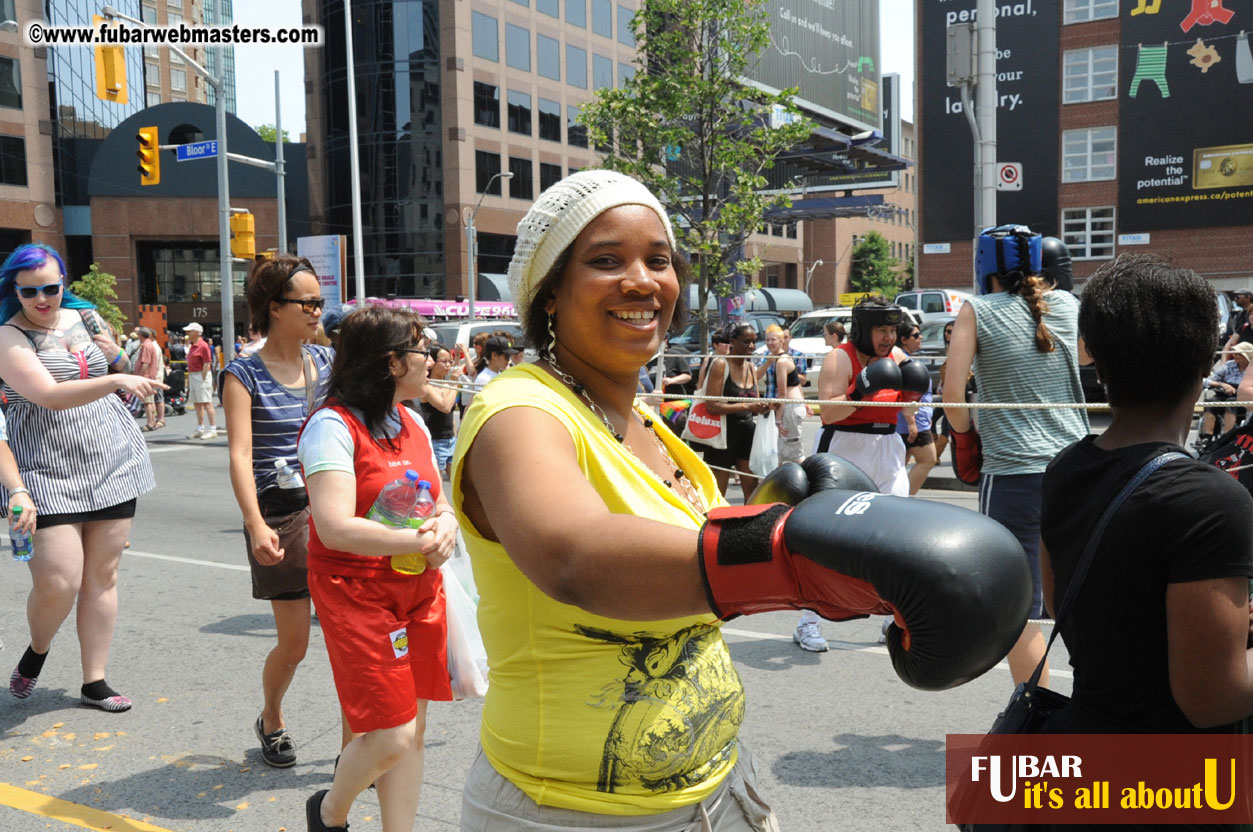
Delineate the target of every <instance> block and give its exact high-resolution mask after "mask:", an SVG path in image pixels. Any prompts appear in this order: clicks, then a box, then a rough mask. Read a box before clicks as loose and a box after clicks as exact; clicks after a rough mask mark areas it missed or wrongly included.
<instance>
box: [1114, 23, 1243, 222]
mask: <svg viewBox="0 0 1253 832" xmlns="http://www.w3.org/2000/svg"><path fill="white" fill-rule="evenodd" d="M1198 9H1199V10H1200V11H1199V12H1198ZM1121 12H1122V48H1121V50H1120V51H1121V55H1120V56H1119V75H1118V86H1119V89H1118V107H1119V113H1120V119H1119V120H1120V122H1121V124H1123V125H1124V128H1123V129H1121V130H1119V131H1118V216H1117V221H1118V228H1119V230H1121V231H1129V232H1136V231H1149V230H1152V229H1158V228H1205V227H1216V226H1227V225H1245V224H1247V223H1248V218H1249V217H1250V216H1251V215H1253V51H1250V45H1249V32H1248V30H1249V29H1250V28H1253V27H1251V26H1250V24H1251V23H1253V18H1250V17H1249V16H1248V14H1247V13H1246V14H1245V15H1244V16H1243V19H1241V16H1240V15H1237V14H1235V13H1234V12H1233V11H1231V10H1228V9H1227V8H1225V7H1224V6H1223V4H1222V3H1221V2H1217V3H1215V2H1208V0H1207V2H1205V3H1203V4H1199V5H1198V3H1195V2H1194V3H1192V4H1191V10H1189V5H1188V4H1186V3H1185V4H1170V5H1167V4H1164V3H1160V2H1158V3H1153V2H1149V3H1147V4H1146V3H1145V2H1142V0H1122V2H1121Z"/></svg>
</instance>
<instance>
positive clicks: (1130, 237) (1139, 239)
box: [1118, 231, 1150, 246]
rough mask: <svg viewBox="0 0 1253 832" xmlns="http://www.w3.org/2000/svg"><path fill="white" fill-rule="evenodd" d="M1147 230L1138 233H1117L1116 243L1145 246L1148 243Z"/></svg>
mask: <svg viewBox="0 0 1253 832" xmlns="http://www.w3.org/2000/svg"><path fill="white" fill-rule="evenodd" d="M1149 240H1150V237H1149V232H1147V231H1145V232H1143V233H1140V234H1119V235H1118V245H1120V246H1147V245H1148V244H1149Z"/></svg>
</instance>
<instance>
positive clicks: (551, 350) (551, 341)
mask: <svg viewBox="0 0 1253 832" xmlns="http://www.w3.org/2000/svg"><path fill="white" fill-rule="evenodd" d="M556 320H557V316H556V315H554V314H552V313H549V315H548V344H547V346H545V347H544V352H545V353H547V354H548V355H551V356H555V355H556V354H557V333H556V331H555V330H554V329H553V323H554V321H556Z"/></svg>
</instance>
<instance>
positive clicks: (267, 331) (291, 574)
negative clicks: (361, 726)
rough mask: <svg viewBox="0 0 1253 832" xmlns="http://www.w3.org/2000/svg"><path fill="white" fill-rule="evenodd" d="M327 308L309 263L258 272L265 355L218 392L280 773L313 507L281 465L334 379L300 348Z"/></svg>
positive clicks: (234, 371)
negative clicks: (274, 634)
mask: <svg viewBox="0 0 1253 832" xmlns="http://www.w3.org/2000/svg"><path fill="white" fill-rule="evenodd" d="M323 303H324V302H323V300H322V295H321V286H320V284H319V282H318V276H317V274H316V273H314V271H313V266H311V265H310V264H309V261H308V260H306V259H304V258H303V257H300V258H297V257H290V256H283V257H278V258H275V259H273V260H265V261H262V262H260V263H258V264H257V266H256V267H255V268H254V269H253V270H252V274H251V275H249V276H248V314H249V318H250V322H251V325H252V328H253V329H255V330H256V331H257V332H260V333H261V334H262V335H264V336H265V337H266V341H265V346H263V347H261V349H259V350H257V351H256V352H255V353H253V354H251V355H248V356H246V357H244V358H238V359H236V360H235V361H232V362H231V363H230V365H229V366H228V367H227V368H226V373H225V378H224V382H223V385H222V405H223V408H224V410H225V412H226V421H227V427H228V432H227V438H228V440H229V444H230V472H231V487H232V488H233V489H234V491H235V499H236V500H237V501H238V502H239V508H240V510H241V511H243V513H244V538H245V541H246V544H247V548H248V563H249V565H250V566H251V568H252V596H253V597H254V598H257V599H261V600H267V601H269V602H270V606H271V607H272V608H273V610H274V623H275V626H276V628H277V630H278V644H277V645H276V646H275V647H274V649H273V650H271V651H270V654H269V656H268V657H267V658H266V660H265V667H264V669H263V670H262V673H261V689H262V692H263V694H264V696H265V704H264V707H263V709H262V711H261V715H260V716H258V717H257V722H256V725H255V731H256V734H257V739H258V740H259V741H260V742H261V755H262V757H263V758H264V759H265V762H266V763H268V764H269V765H271V766H275V767H277V768H286V767H288V766H292V765H295V763H296V745H295V743H294V742H293V741H292V739H291V737H290V736H289V735H288V733H287V724H286V722H285V721H284V719H283V694H284V693H286V692H287V687H288V685H290V684H291V681H292V677H293V676H295V674H296V667H297V666H298V665H299V664H300V662H301V660H302V659H304V656H305V650H306V649H307V648H308V646H309V620H310V602H309V585H308V582H307V581H306V577H305V554H306V546H307V544H308V540H309V500H308V496H307V495H306V494H305V489H304V483H303V482H302V481H301V480H300V479H299V477H298V475H297V476H296V477H295V479H294V480H293V478H292V477H284V478H282V479H280V476H279V468H281V467H283V466H280V465H278V463H280V462H282V463H285V464H286V467H287V468H289V469H290V470H291V471H292V472H293V474H294V472H295V471H296V470H298V465H297V461H296V439H297V438H298V437H299V435H300V428H301V425H303V424H304V421H305V419H306V418H307V417H308V415H309V414H310V413H311V412H312V411H313V409H314V408H315V407H316V406H317V404H318V403H319V402H320V401H321V400H322V398H323V395H324V394H325V391H326V385H327V382H328V381H329V379H330V367H331V355H332V353H331V350H330V348H328V347H319V346H312V345H308V344H306V343H305V342H306V341H309V340H311V339H312V338H313V337H314V335H316V334H317V329H318V323H319V322H320V320H321V315H322V306H323ZM227 337H230V333H227Z"/></svg>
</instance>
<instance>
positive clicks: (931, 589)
mask: <svg viewBox="0 0 1253 832" xmlns="http://www.w3.org/2000/svg"><path fill="white" fill-rule="evenodd" d="M700 561H701V570H702V574H703V576H704V578H705V588H706V591H707V593H708V596H709V604H710V607H711V609H713V611H714V613H715V614H716V615H718V616H719V617H721V618H723V619H724V620H725V619H729V618H733V617H735V616H738V615H751V614H753V613H759V612H770V611H774V610H793V609H810V610H813V611H814V612H816V613H818V615H821V616H822V617H823V618H827V619H830V620H832V621H847V620H849V619H853V618H864V617H866V616H868V615H892V616H894V617H895V619H896V622H895V623H896V627H893V628H890V629H889V632H888V652H889V654H890V655H891V656H892V665H893V667H894V668H895V669H896V673H897V675H898V676H900V677H901V679H902V680H904V681H905V683H906V684H908V685H910V686H912V687H916V688H921V689H924V690H943V689H946V688H950V687H955V686H957V685H960V684H963V683H964V682H968V681H970V680H971V679H974V678H975V677H976V676H979V675H980V674H981V673H983V672H985V671H986V670H988V669H989V668H991V667H992V666H994V665H995V664H996V663H997V662H999V661H1000V660H1001V659H1002V658H1004V656H1005V655H1006V654H1007V653H1008V652H1009V649H1010V648H1011V647H1013V645H1014V643H1015V642H1016V641H1017V640H1018V636H1019V635H1020V634H1021V633H1022V628H1023V626H1024V625H1025V624H1026V622H1027V614H1028V613H1029V612H1030V608H1031V598H1032V588H1031V571H1030V569H1029V567H1028V565H1027V558H1026V555H1025V554H1024V553H1023V551H1022V546H1021V544H1019V543H1018V540H1017V538H1015V537H1014V536H1013V534H1011V533H1010V532H1009V531H1008V530H1007V529H1006V528H1005V527H1004V526H1002V525H1001V524H1000V523H997V522H996V521H995V520H992V519H990V518H988V517H984V516H983V515H981V514H977V513H975V512H972V511H970V510H968V509H963V508H957V507H956V506H950V505H946V504H944V503H935V502H929V501H924V500H916V499H910V498H907V497H892V496H888V495H881V494H872V493H866V492H855V491H844V490H838V489H831V490H827V491H822V492H820V493H818V494H815V495H814V496H812V497H809V498H807V499H805V500H803V501H802V502H801V504H800V505H798V506H797V507H795V508H789V507H787V506H785V505H780V504H774V505H765V506H739V507H730V508H718V509H714V510H713V511H711V512H709V520H708V521H707V522H706V523H705V525H704V527H703V528H702V529H701V533H700Z"/></svg>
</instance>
